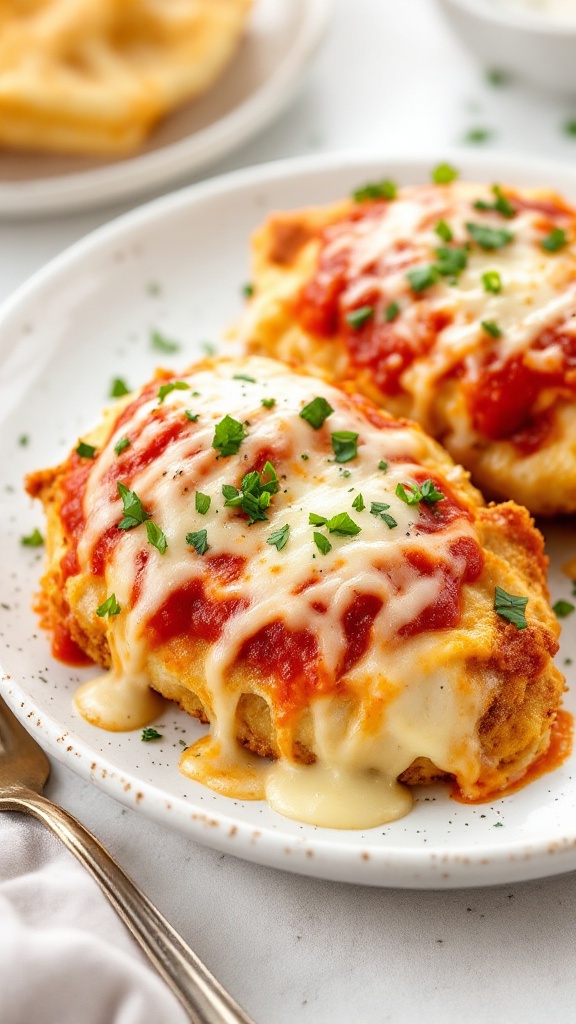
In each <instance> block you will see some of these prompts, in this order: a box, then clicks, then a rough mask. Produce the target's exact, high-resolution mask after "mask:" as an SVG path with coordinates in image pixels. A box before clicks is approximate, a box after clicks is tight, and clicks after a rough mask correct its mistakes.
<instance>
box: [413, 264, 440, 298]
mask: <svg viewBox="0 0 576 1024" xmlns="http://www.w3.org/2000/svg"><path fill="white" fill-rule="evenodd" d="M439 276H440V274H439V272H438V270H437V269H436V267H433V266H432V265H431V264H426V265H425V266H423V267H413V268H412V270H408V271H407V272H406V277H407V278H408V282H409V284H410V287H411V289H412V291H413V292H424V291H426V289H427V288H431V287H432V285H433V284H436V283H437V281H438V278H439Z"/></svg>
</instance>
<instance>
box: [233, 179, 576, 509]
mask: <svg viewBox="0 0 576 1024" xmlns="http://www.w3.org/2000/svg"><path fill="white" fill-rule="evenodd" d="M435 177H436V179H437V180H438V182H439V183H438V184H434V183H431V184H428V185H417V186H412V187H406V188H397V187H396V186H395V185H394V184H393V183H392V182H389V181H383V182H379V183H374V184H369V185H366V186H364V187H363V188H360V189H358V190H357V191H356V192H355V193H353V195H352V197H351V198H350V199H347V200H345V201H342V202H339V203H336V204H334V205H331V206H326V207H316V208H311V209H306V210H299V211H295V212H288V213H278V214H273V215H272V216H270V217H269V219H268V220H267V221H266V223H265V224H264V225H263V227H262V228H261V229H260V230H259V231H257V233H256V234H255V236H254V242H253V297H252V298H251V300H250V302H249V305H248V308H247V311H246V314H245V317H244V320H243V323H242V324H241V325H240V328H239V331H240V335H241V337H242V338H243V340H244V342H245V345H246V350H247V351H248V352H250V353H261V354H266V355H271V356H277V357H279V358H281V359H283V360H285V361H287V362H288V363H290V364H292V365H294V366H303V367H308V369H310V370H312V371H314V369H317V368H320V369H322V370H324V371H326V372H327V373H328V374H329V375H330V377H331V378H332V379H333V380H334V381H337V382H338V381H340V382H341V381H349V382H352V384H353V387H354V388H355V389H356V390H359V391H361V392H362V393H363V394H365V395H367V396H369V397H370V398H372V399H373V400H374V401H375V402H377V403H378V404H379V405H382V406H384V407H385V408H387V409H388V410H389V411H390V412H391V413H392V414H393V415H402V416H410V417H413V418H414V419H416V420H417V421H418V422H419V423H420V424H421V425H422V426H423V427H424V429H425V430H426V431H428V433H430V434H432V436H433V437H435V438H436V439H437V440H439V441H440V442H441V443H442V444H443V445H444V446H445V447H446V448H447V450H448V451H449V452H450V454H451V455H452V457H453V458H454V459H455V460H456V461H457V462H460V463H462V465H463V466H465V467H466V468H467V469H468V470H470V472H471V473H472V478H473V480H474V482H475V483H476V484H477V485H478V486H479V487H481V488H482V489H483V490H484V491H485V493H487V494H489V495H490V496H494V497H498V498H512V499H513V500H514V501H518V502H520V503H521V504H524V505H526V506H527V508H528V509H530V511H531V512H532V513H533V514H538V515H540V514H542V515H555V514H559V513H574V512H575V511H576V219H575V218H576V213H575V211H574V209H573V208H572V207H571V206H569V205H568V204H567V203H566V202H565V201H564V200H563V199H562V198H561V197H560V196H558V195H557V194H556V193H553V192H549V191H543V190H541V191H533V190H532V191H529V190H527V189H519V188H511V187H505V188H501V187H500V186H498V185H493V186H491V187H489V186H486V185H476V184H469V183H463V182H462V183H461V182H459V181H457V180H454V179H455V177H456V172H455V171H454V170H453V169H452V168H450V167H448V166H446V165H444V166H441V167H440V168H437V169H436V172H435ZM442 182H443V183H442Z"/></svg>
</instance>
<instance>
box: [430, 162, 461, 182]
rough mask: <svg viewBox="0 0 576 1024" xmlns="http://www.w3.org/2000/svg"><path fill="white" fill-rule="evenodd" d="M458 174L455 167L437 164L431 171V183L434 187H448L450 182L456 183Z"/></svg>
mask: <svg viewBox="0 0 576 1024" xmlns="http://www.w3.org/2000/svg"><path fill="white" fill-rule="evenodd" d="M458 174H459V171H457V170H456V168H455V167H451V166H450V164H438V166H437V167H435V168H434V170H433V171H432V181H433V182H434V184H435V185H449V184H450V183H451V182H452V181H456V178H457V177H458Z"/></svg>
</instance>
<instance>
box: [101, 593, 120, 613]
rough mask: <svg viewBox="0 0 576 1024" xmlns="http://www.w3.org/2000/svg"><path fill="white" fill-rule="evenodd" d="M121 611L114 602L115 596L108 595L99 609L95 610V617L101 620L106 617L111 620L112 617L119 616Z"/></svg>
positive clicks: (116, 602)
mask: <svg viewBox="0 0 576 1024" xmlns="http://www.w3.org/2000/svg"><path fill="white" fill-rule="evenodd" d="M121 611H122V609H121V608H120V605H119V604H118V601H117V600H116V594H110V597H107V598H106V600H105V601H104V602H103V603H102V604H101V605H100V607H99V608H97V609H96V615H99V616H100V618H101V619H103V618H104V616H105V615H107V616H108V618H109V619H111V618H112V617H113V616H114V615H119V614H120V612H121Z"/></svg>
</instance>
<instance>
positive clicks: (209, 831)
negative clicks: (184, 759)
mask: <svg viewBox="0 0 576 1024" xmlns="http://www.w3.org/2000/svg"><path fill="white" fill-rule="evenodd" d="M440 159H447V160H449V161H450V162H453V163H455V164H456V165H459V164H460V165H462V164H466V163H469V164H473V165H474V166H475V167H483V168H485V169H486V172H489V171H491V170H492V171H493V170H494V168H495V166H496V165H497V166H498V168H499V169H500V171H501V173H500V174H499V177H500V179H502V178H504V177H506V176H507V175H508V174H513V173H514V170H513V168H515V169H516V173H520V174H521V175H524V176H525V175H526V174H528V175H529V176H532V177H534V178H535V179H536V178H540V179H541V180H542V181H546V180H547V177H548V175H551V176H552V178H553V179H554V178H556V179H558V178H563V179H564V180H565V181H567V182H571V183H572V185H573V188H574V190H575V191H576V171H573V170H571V169H570V168H569V167H568V166H564V165H562V164H558V163H555V162H553V161H538V160H534V161H526V160H525V159H523V158H522V159H521V158H520V157H517V156H514V155H509V154H506V155H505V154H496V155H495V154H482V155H477V154H470V153H469V152H465V151H461V150H451V151H450V150H449V151H446V150H445V151H443V152H442V153H441V154H438V153H437V152H436V153H434V154H428V155H426V154H425V155H418V156H417V155H415V154H410V153H408V154H406V155H403V154H397V153H390V152H388V153H374V152H367V153H356V154H350V153H332V154H328V155H327V154H317V155H314V156H308V157H300V158H291V159H286V160H281V161H277V162H275V163H273V164H264V165H260V166H257V167H253V168H246V169H243V170H240V171H235V172H232V173H230V174H226V175H222V176H220V177H218V178H215V179H212V180H210V181H205V182H201V183H199V184H197V185H192V186H188V187H186V188H184V189H181V190H179V191H177V192H174V193H171V194H169V195H166V196H162V197H161V198H159V199H156V200H153V201H152V202H149V203H146V204H145V205H144V206H142V207H139V208H137V209H135V210H132V211H130V212H129V213H127V214H124V215H122V216H121V217H119V218H117V219H115V220H113V221H112V222H110V223H109V224H106V225H104V226H103V227H100V228H98V229H96V230H95V231H94V232H91V233H90V234H89V235H88V236H86V237H85V238H83V239H81V240H80V241H78V242H77V243H75V244H74V245H72V246H71V247H70V248H68V249H67V250H65V251H64V252H63V253H61V254H60V255H59V256H57V257H56V258H55V259H53V260H52V261H50V263H48V264H47V265H46V266H45V267H44V268H42V269H41V270H40V271H38V272H37V273H36V274H34V275H33V277H32V278H30V279H29V280H28V281H27V282H25V283H24V284H23V285H21V286H20V288H18V289H17V291H16V292H15V293H14V294H13V295H12V297H11V298H9V299H8V300H7V301H6V302H5V303H4V305H3V306H2V308H1V309H0V339H1V337H2V335H3V333H4V332H5V331H6V330H8V329H9V327H10V322H11V321H12V319H13V317H15V316H18V315H19V314H20V312H21V311H22V310H23V309H24V308H25V307H26V304H27V302H28V301H30V300H32V299H33V297H34V295H35V294H36V293H38V292H40V291H41V290H42V289H43V288H45V287H46V286H47V285H50V284H51V283H56V284H57V283H58V280H59V279H61V277H62V275H63V274H65V273H66V272H67V271H68V270H69V269H70V268H73V267H74V265H75V264H76V263H78V262H81V261H82V260H83V259H86V258H90V257H91V256H92V255H94V254H96V253H98V252H99V251H100V250H101V249H103V248H104V247H105V246H107V245H108V244H109V243H110V241H115V242H117V241H120V240H124V241H125V240H126V238H127V236H129V235H130V233H131V232H132V231H134V230H143V229H144V230H150V228H151V227H152V226H153V225H154V223H155V222H157V221H158V220H161V219H162V218H163V217H164V216H166V215H167V214H169V213H170V212H173V211H174V210H175V209H178V208H183V207H189V206H190V207H194V206H201V205H202V203H203V202H204V201H205V200H206V199H208V198H211V197H214V196H218V195H220V194H223V193H233V192H236V193H242V191H243V190H246V189H255V188H257V187H260V186H262V185H264V184H266V183H273V182H275V181H282V180H283V179H286V178H287V176H290V177H291V178H294V177H298V176H300V177H307V176H310V175H312V176H314V175H316V174H318V173H326V174H329V173H330V171H331V170H336V169H338V170H342V169H345V170H350V172H356V170H358V171H359V172H360V173H366V170H367V168H373V169H374V170H375V171H376V170H377V168H378V167H381V168H382V167H385V166H386V165H389V164H396V165H406V166H408V165H409V166H412V167H413V168H430V167H432V166H434V164H435V163H438V162H439V161H440ZM489 176H490V178H492V175H491V174H490V175H489ZM0 672H2V681H3V687H2V692H3V695H4V696H5V697H6V699H7V702H8V703H9V705H10V706H11V708H12V710H13V711H14V713H15V714H16V715H17V717H18V718H19V719H20V720H21V721H22V723H23V724H24V725H25V726H26V727H27V728H28V729H29V730H30V727H31V726H32V730H31V731H33V734H35V735H36V738H37V739H38V740H39V742H40V743H41V744H42V745H43V746H44V747H45V748H47V749H48V750H49V751H50V753H52V754H53V755H54V756H55V757H56V758H57V759H58V760H59V761H61V762H62V763H64V764H66V765H67V766H68V767H70V768H71V769H72V770H73V771H74V772H76V773H77V774H79V775H80V776H82V777H83V778H86V779H88V780H90V781H92V782H94V783H95V784H96V785H97V786H98V787H99V788H101V789H102V790H104V791H105V792H107V793H108V794H109V795H111V796H113V797H114V798H115V799H117V800H119V801H120V802H122V803H124V804H125V805H126V806H128V807H130V808H132V809H137V810H139V811H141V812H142V813H144V814H145V815H147V816H149V817H151V818H153V819H155V820H157V821H160V822H162V823H164V824H167V825H169V826H171V827H173V828H174V827H176V828H178V829H180V830H183V831H185V832H186V833H187V834H189V835H191V836H192V838H194V839H195V840H197V841H199V842H203V843H206V844H207V845H209V846H211V847H213V848H216V849H218V850H221V851H224V852H227V853H231V854H233V855H237V856H240V857H244V858H246V859H250V860H253V861H255V862H257V863H261V864H264V865H269V866H274V867H280V868H283V869H285V870H289V871H295V872H297V873H302V874H307V875H311V876H316V877H321V878H328V879H334V880H340V881H354V882H359V883H364V884H372V885H380V886H385V887H395V888H400V887H409V888H430V889H433V888H457V887H462V886H475V885H490V884H494V883H504V882H510V881H521V880H524V879H529V878H537V877H543V876H549V875H554V874H558V873H561V872H564V871H569V870H572V869H573V868H574V867H576V827H575V828H574V829H573V831H572V833H570V834H567V835H566V836H564V837H562V838H560V839H558V838H557V839H555V840H554V841H553V842H551V841H550V839H547V840H543V841H542V842H541V843H539V844H537V843H531V842H527V841H526V840H523V839H517V840H515V841H509V842H508V843H507V844H506V846H504V847H502V848H501V850H500V851H499V852H498V853H497V854H496V853H495V852H494V849H493V848H492V847H486V848H484V847H483V846H482V845H481V844H476V845H475V846H474V848H464V849H458V850H457V851H456V852H451V851H450V850H449V849H448V850H447V849H445V848H443V847H441V846H436V847H434V846H431V847H429V848H427V849H410V850H393V851H389V850H387V849H386V847H385V846H380V847H375V846H373V845H371V844H370V841H369V840H368V841H367V842H365V843H364V844H362V847H360V845H359V847H358V849H355V850H354V853H355V854H356V858H355V860H354V863H352V861H353V859H354V858H353V857H352V850H351V848H350V847H346V846H343V845H342V844H339V842H338V833H334V834H332V833H328V831H327V830H322V831H321V833H319V835H318V836H317V835H314V837H313V839H312V840H309V839H303V840H302V842H294V841H293V840H290V841H289V840H287V839H286V837H285V836H283V834H282V833H281V832H274V831H272V830H269V829H266V828H263V829H260V830H258V829H255V828H254V826H253V825H252V824H250V823H247V822H242V821H240V820H239V819H237V818H235V817H234V816H233V815H226V814H223V813H221V812H219V811H216V812H209V813H208V814H207V813H206V812H204V811H202V812H201V813H198V814H195V815H193V816H191V815H190V814H188V815H185V816H186V822H185V823H184V821H183V820H175V816H174V814H173V813H172V811H173V808H172V806H171V804H172V803H174V802H183V801H182V799H181V798H171V797H170V795H169V794H167V793H166V791H165V790H162V789H161V788H159V787H158V786H157V785H156V784H154V783H151V782H142V781H141V780H137V779H135V780H134V781H135V782H136V784H137V786H138V787H139V790H140V791H142V794H143V796H146V797H147V799H141V800H138V799H137V796H138V794H137V793H136V794H135V793H134V792H130V793H127V791H126V790H125V789H124V783H125V781H126V778H125V777H121V776H120V775H119V774H118V771H117V769H116V768H115V766H114V763H113V761H112V762H111V761H108V760H107V758H106V757H104V756H102V755H101V754H98V755H95V754H94V751H93V750H92V749H91V748H90V745H89V744H86V743H84V741H83V740H82V739H81V738H80V737H74V738H73V740H72V741H71V742H70V743H68V744H66V745H65V744H64V743H63V742H62V726H61V725H59V724H58V722H57V720H56V719H54V718H53V717H52V716H51V715H50V714H49V713H47V712H46V711H43V710H40V709H39V708H38V707H37V706H36V705H35V702H34V700H33V699H31V698H29V696H28V695H27V692H26V689H25V686H24V685H20V684H19V683H18V682H17V681H15V680H14V679H11V678H10V676H9V674H7V673H5V672H3V671H2V670H1V668H0ZM66 735H68V734H66ZM135 797H136V799H135ZM191 806H192V805H189V807H188V810H190V809H191ZM188 819H190V820H188ZM215 819H218V824H219V825H222V826H223V827H222V828H215V827H214V820H215ZM226 829H228V831H226ZM232 830H234V831H233V838H232ZM225 832H226V834H224V833H225ZM290 842H292V846H291V849H290V850H289V854H290V856H287V853H288V851H287V846H288V845H290ZM487 857H488V858H489V860H488V862H487Z"/></svg>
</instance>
